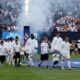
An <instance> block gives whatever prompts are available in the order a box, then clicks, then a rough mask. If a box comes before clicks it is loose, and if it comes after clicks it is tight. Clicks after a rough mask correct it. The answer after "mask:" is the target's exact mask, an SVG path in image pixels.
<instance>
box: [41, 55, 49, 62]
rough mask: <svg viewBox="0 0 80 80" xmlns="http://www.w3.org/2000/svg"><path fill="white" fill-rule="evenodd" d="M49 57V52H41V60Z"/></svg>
mask: <svg viewBox="0 0 80 80" xmlns="http://www.w3.org/2000/svg"><path fill="white" fill-rule="evenodd" d="M48 59H49V56H48V54H41V61H44V60H48Z"/></svg>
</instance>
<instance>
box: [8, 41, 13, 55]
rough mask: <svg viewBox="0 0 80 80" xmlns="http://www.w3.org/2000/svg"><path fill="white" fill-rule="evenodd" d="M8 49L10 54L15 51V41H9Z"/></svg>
mask: <svg viewBox="0 0 80 80" xmlns="http://www.w3.org/2000/svg"><path fill="white" fill-rule="evenodd" d="M7 49H8V50H9V51H10V54H13V53H14V50H13V42H7Z"/></svg>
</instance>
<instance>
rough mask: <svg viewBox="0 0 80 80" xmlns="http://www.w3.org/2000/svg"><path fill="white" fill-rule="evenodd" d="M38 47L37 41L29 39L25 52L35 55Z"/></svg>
mask: <svg viewBox="0 0 80 80" xmlns="http://www.w3.org/2000/svg"><path fill="white" fill-rule="evenodd" d="M37 47H38V42H37V40H36V39H31V38H29V39H28V40H27V42H26V45H25V50H26V51H27V52H28V53H30V54H31V53H34V52H35V49H36V48H37Z"/></svg>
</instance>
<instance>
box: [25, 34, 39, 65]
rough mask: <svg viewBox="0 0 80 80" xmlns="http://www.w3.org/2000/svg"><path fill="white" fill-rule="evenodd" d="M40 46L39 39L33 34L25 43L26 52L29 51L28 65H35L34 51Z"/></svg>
mask: <svg viewBox="0 0 80 80" xmlns="http://www.w3.org/2000/svg"><path fill="white" fill-rule="evenodd" d="M37 47H38V41H37V40H36V39H35V37H34V35H33V34H31V37H30V38H29V39H28V40H27V43H26V45H25V50H26V53H28V59H29V64H28V66H34V63H33V60H34V53H36V52H35V51H36V49H37Z"/></svg>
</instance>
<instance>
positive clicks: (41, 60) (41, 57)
mask: <svg viewBox="0 0 80 80" xmlns="http://www.w3.org/2000/svg"><path fill="white" fill-rule="evenodd" d="M43 61H44V54H41V55H40V62H39V65H38V66H39V67H41V64H42V62H43Z"/></svg>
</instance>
